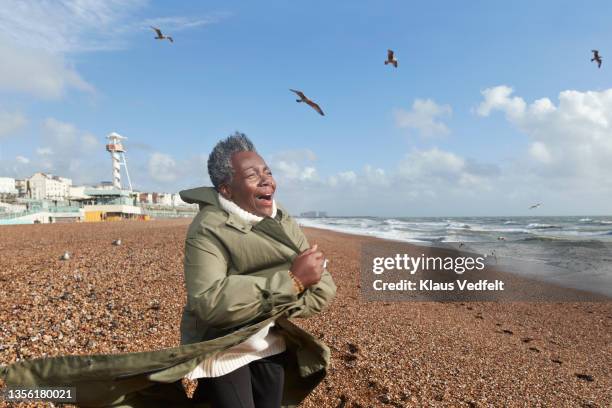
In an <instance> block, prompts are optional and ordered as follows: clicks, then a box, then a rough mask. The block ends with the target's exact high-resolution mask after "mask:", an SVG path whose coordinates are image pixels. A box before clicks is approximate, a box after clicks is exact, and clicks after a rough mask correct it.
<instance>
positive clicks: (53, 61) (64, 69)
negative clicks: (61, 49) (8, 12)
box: [0, 34, 94, 99]
mask: <svg viewBox="0 0 612 408" xmlns="http://www.w3.org/2000/svg"><path fill="white" fill-rule="evenodd" d="M0 58H1V59H2V64H0V91H10V92H20V93H26V94H30V95H33V96H36V97H39V98H41V99H59V98H61V97H62V96H63V95H64V94H65V92H66V90H67V89H76V90H79V91H85V92H93V90H94V88H93V86H92V85H90V84H89V83H88V82H87V81H85V80H84V79H83V78H81V76H80V75H79V74H78V73H77V72H76V70H75V69H74V67H72V66H71V64H69V63H68V62H67V61H66V59H65V58H64V56H62V55H54V54H51V53H49V52H47V51H44V50H33V49H28V48H22V47H20V46H18V45H16V44H11V43H9V42H7V40H6V38H3V37H2V35H1V34H0Z"/></svg>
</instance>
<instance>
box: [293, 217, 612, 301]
mask: <svg viewBox="0 0 612 408" xmlns="http://www.w3.org/2000/svg"><path fill="white" fill-rule="evenodd" d="M300 227H301V228H302V229H304V230H306V229H312V230H318V231H325V232H330V233H336V234H344V235H346V236H348V237H353V236H354V237H359V238H368V239H376V240H381V241H387V242H393V243H396V244H398V245H403V244H405V245H406V246H408V247H411V248H415V249H421V250H422V251H432V250H433V251H434V252H435V251H437V250H440V251H457V252H460V253H462V254H465V255H471V256H474V255H478V253H476V252H474V251H470V250H469V248H468V250H465V251H463V250H460V249H459V247H458V246H457V245H455V246H453V245H451V244H452V243H450V242H439V243H438V242H413V241H407V240H400V239H393V238H388V237H381V236H377V235H374V234H372V235H369V234H362V233H359V232H354V231H340V230H335V229H331V228H323V227H320V226H317V227H311V226H304V225H301V224H300ZM455 244H457V243H455ZM417 252H418V251H417ZM498 260H502V261H506V263H501V262H500V263H499V264H498ZM509 262H511V263H512V264H509ZM495 263H496V266H497V268H496V270H497V271H498V272H501V273H503V274H510V275H512V276H514V277H517V278H520V279H526V280H528V281H534V282H539V283H541V284H544V285H551V286H554V287H558V288H563V289H568V290H573V291H578V292H580V293H590V294H592V295H594V299H595V298H597V299H599V300H603V301H610V300H612V289H610V288H607V287H606V286H602V285H606V284H607V282H604V283H601V284H599V286H598V285H597V283H591V282H588V284H587V285H585V282H580V281H577V280H573V281H568V280H567V279H566V281H565V282H564V283H560V282H559V279H555V278H557V277H558V276H559V275H562V274H563V272H564V270H562V269H560V268H555V267H553V266H551V265H548V264H545V263H542V264H536V263H535V262H533V261H529V260H525V259H521V258H510V257H501V256H499V257H498V256H496V257H495ZM533 269H540V270H542V269H543V270H546V271H549V272H548V275H538V274H534V273H532V272H531V270H533ZM555 269H558V270H557V271H556V270H555ZM550 271H552V272H550ZM554 272H557V275H553V274H554ZM551 275H552V276H551Z"/></svg>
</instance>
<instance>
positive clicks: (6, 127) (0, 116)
mask: <svg viewBox="0 0 612 408" xmlns="http://www.w3.org/2000/svg"><path fill="white" fill-rule="evenodd" d="M0 65H1V64H0ZM27 123H28V121H27V119H26V117H25V116H23V115H22V114H21V113H19V112H13V113H9V112H0V138H2V137H5V136H10V135H11V134H12V133H14V132H16V131H18V130H19V129H21V128H22V127H23V126H25V125H26V124H27Z"/></svg>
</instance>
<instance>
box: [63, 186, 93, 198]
mask: <svg viewBox="0 0 612 408" xmlns="http://www.w3.org/2000/svg"><path fill="white" fill-rule="evenodd" d="M91 189H92V188H91V187H88V186H71V187H70V189H69V193H68V198H69V199H72V200H79V199H84V198H87V197H89V196H88V195H87V194H85V190H91Z"/></svg>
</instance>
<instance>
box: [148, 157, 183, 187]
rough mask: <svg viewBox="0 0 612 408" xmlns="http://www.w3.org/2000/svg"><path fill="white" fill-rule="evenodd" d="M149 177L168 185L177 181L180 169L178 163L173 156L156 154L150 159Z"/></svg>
mask: <svg viewBox="0 0 612 408" xmlns="http://www.w3.org/2000/svg"><path fill="white" fill-rule="evenodd" d="M148 169H149V176H150V177H151V178H152V179H153V180H155V181H157V182H161V183H167V182H172V181H175V180H177V178H178V169H177V165H176V161H175V160H174V159H173V158H172V156H170V155H168V154H165V153H159V152H155V153H153V154H151V156H150V157H149V163H148Z"/></svg>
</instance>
